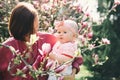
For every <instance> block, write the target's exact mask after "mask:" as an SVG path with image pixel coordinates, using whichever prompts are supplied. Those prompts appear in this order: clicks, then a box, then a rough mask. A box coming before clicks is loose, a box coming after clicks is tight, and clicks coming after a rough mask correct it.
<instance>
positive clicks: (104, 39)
mask: <svg viewBox="0 0 120 80" xmlns="http://www.w3.org/2000/svg"><path fill="white" fill-rule="evenodd" d="M102 43H103V44H110V41H109V40H108V39H107V38H102Z"/></svg>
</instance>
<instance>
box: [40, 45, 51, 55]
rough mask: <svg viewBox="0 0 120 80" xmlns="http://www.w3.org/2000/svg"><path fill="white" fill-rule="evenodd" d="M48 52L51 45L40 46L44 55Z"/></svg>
mask: <svg viewBox="0 0 120 80" xmlns="http://www.w3.org/2000/svg"><path fill="white" fill-rule="evenodd" d="M50 50H51V45H50V44H49V43H44V44H43V45H42V51H43V52H44V53H49V52H50Z"/></svg>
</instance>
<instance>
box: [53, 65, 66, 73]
mask: <svg viewBox="0 0 120 80" xmlns="http://www.w3.org/2000/svg"><path fill="white" fill-rule="evenodd" d="M65 67H66V66H65V65H62V66H58V67H56V68H55V72H56V73H59V72H62V71H63V70H64V69H65Z"/></svg>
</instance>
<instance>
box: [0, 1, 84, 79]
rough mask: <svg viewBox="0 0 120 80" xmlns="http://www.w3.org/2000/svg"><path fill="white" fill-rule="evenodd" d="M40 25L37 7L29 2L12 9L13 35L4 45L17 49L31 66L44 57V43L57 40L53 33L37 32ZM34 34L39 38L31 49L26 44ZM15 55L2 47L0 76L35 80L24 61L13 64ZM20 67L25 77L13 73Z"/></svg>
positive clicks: (74, 70)
mask: <svg viewBox="0 0 120 80" xmlns="http://www.w3.org/2000/svg"><path fill="white" fill-rule="evenodd" d="M38 27H39V19H38V13H37V11H36V9H35V8H34V7H33V6H32V5H31V4H29V3H25V2H20V3H19V4H17V5H16V6H15V8H14V9H13V10H12V14H11V16H10V21H9V25H8V29H9V32H10V35H11V37H10V38H8V39H7V40H6V41H5V42H3V45H7V46H12V47H13V48H14V49H15V51H17V52H16V53H18V54H20V55H22V56H23V57H26V58H25V61H26V62H27V63H28V64H30V65H31V66H32V65H33V64H34V62H35V61H36V59H37V57H38V56H39V57H41V58H43V56H42V55H41V54H40V53H39V49H41V47H42V44H44V43H49V44H50V45H51V47H52V46H53V45H54V44H55V42H56V38H55V37H54V36H53V35H51V34H42V33H39V32H37V31H38ZM32 34H35V35H36V36H37V37H39V39H38V40H37V41H36V42H35V43H34V44H33V45H32V46H31V47H32V50H30V49H29V48H28V46H27V45H26V42H30V35H32ZM14 57H15V56H14V54H12V52H11V51H10V49H8V48H6V47H4V46H3V47H1V48H0V78H1V79H2V80H34V79H33V77H32V76H31V75H30V74H29V71H28V70H29V69H28V68H26V64H25V63H24V61H22V62H20V63H19V64H13V58H14ZM78 59H82V58H77V59H75V60H74V63H73V65H74V66H73V68H75V69H73V72H74V73H75V72H76V70H77V71H79V65H80V64H81V63H79V62H78ZM76 60H77V61H76ZM10 62H11V64H10V66H12V67H11V68H10V69H9V71H8V70H7V69H8V66H9V63H10ZM38 65H39V64H38ZM18 69H19V70H23V71H24V73H25V74H26V77H25V78H22V77H20V76H13V75H11V74H14V73H16V71H17V70H18ZM40 79H41V80H47V76H44V77H40Z"/></svg>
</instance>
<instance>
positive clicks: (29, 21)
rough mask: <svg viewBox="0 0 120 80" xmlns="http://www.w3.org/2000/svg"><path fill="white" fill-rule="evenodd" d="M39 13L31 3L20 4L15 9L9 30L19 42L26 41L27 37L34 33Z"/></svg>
mask: <svg viewBox="0 0 120 80" xmlns="http://www.w3.org/2000/svg"><path fill="white" fill-rule="evenodd" d="M36 16H37V11H36V9H35V8H34V7H33V5H31V4H30V3H25V2H20V3H18V5H17V6H16V7H15V8H14V9H13V11H12V13H11V16H10V21H9V25H8V29H9V32H10V34H11V35H12V36H13V37H14V38H15V39H17V40H21V41H25V36H26V35H30V34H33V33H34V20H35V17H36Z"/></svg>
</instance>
